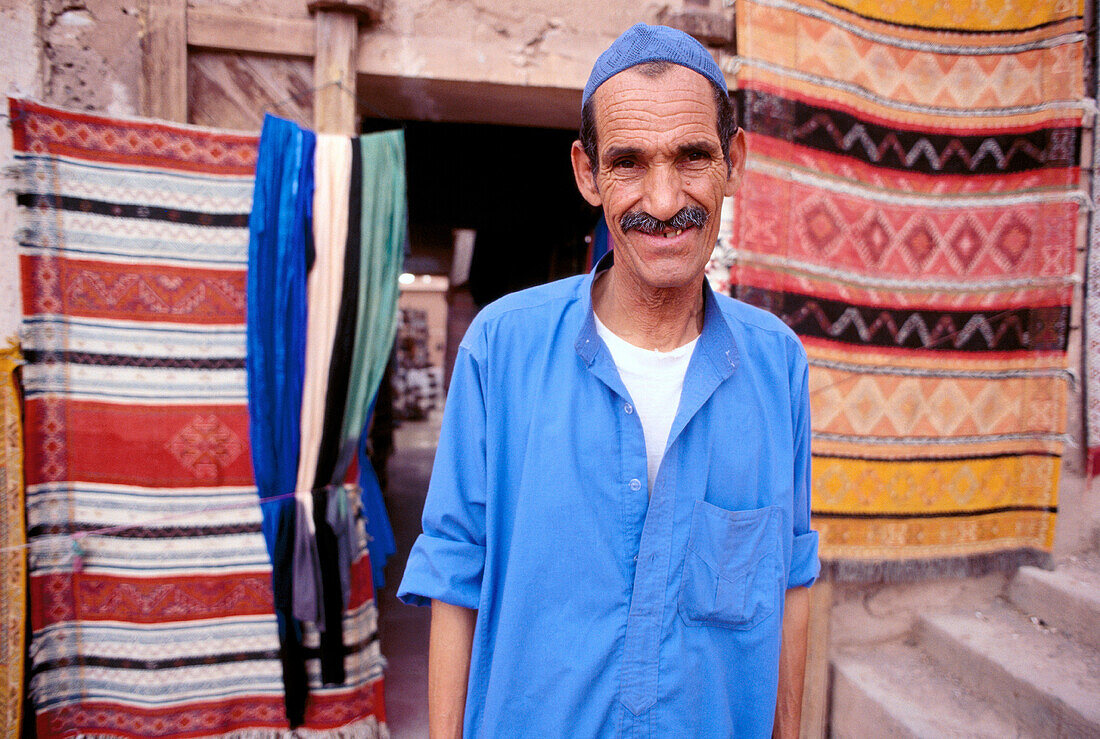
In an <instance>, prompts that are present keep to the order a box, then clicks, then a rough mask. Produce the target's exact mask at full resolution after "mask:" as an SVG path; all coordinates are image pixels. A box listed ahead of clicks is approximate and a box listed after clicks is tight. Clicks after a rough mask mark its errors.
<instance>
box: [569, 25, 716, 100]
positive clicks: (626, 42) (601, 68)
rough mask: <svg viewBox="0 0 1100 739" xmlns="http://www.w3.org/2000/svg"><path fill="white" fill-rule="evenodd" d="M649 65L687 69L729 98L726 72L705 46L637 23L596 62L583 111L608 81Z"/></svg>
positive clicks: (666, 29)
mask: <svg viewBox="0 0 1100 739" xmlns="http://www.w3.org/2000/svg"><path fill="white" fill-rule="evenodd" d="M646 62H671V63H672V64H679V65H680V66H681V67H687V68H688V69H690V70H693V71H695V72H698V73H699V74H701V75H703V76H704V77H706V78H707V79H708V80H710V81H711V82H712V83H714V84H715V85H716V86H717V87H718V89H720V90H726V94H727V95H728V94H729V91H728V88H727V87H726V78H725V76H724V75H723V74H722V70H721V69H719V68H718V64H717V63H716V62H715V61H714V57H712V56H711V55H710V52H709V51H707V50H706V49H705V48H704V47H703V45H702V44H701V43H699V42H698V41H696V40H695V39H693V38H692V37H691V36H689V35H687V34H686V33H684V32H683V31H677V30H676V29H675V28H669V27H668V26H647V25H646V24H645V23H637V24H635V25H633V26H631V27H630V28H629V29H627V30H626V31H625V32H624V33H623V35H622V36H619V38H617V39H615V43H613V44H611V46H609V47H608V49H607V51H605V52H604V53H602V54H600V58H599V59H597V60H596V64H595V65H594V66H593V67H592V74H591V75H589V77H588V84H586V85H585V86H584V94H583V95H581V107H582V108H583V107H584V104H585V103H586V102H588V98H590V97H592V93H594V92H595V91H596V88H597V87H599V86H600V85H602V84H603V83H604V82H607V80H608V79H610V78H611V77H613V76H615V75H617V74H618V73H619V72H622V71H623V70H625V69H630V68H631V67H634V66H637V65H639V64H645V63H646Z"/></svg>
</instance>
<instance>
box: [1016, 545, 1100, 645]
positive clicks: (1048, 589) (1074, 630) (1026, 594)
mask: <svg viewBox="0 0 1100 739" xmlns="http://www.w3.org/2000/svg"><path fill="white" fill-rule="evenodd" d="M1098 559H1100V558H1097V557H1096V556H1095V555H1093V556H1092V557H1076V558H1066V559H1064V560H1062V561H1060V562H1059V563H1058V567H1057V568H1056V569H1054V570H1053V571H1050V570H1040V569H1038V568H1036V567H1021V568H1020V569H1019V571H1018V572H1017V573H1016V575H1015V577H1013V578H1012V582H1011V583H1009V588H1008V596H1009V599H1010V600H1011V601H1012V603H1013V604H1014V605H1015V606H1016V607H1017V608H1019V609H1020V610H1021V611H1023V612H1024V613H1025V614H1026V615H1028V616H1035V617H1037V618H1039V619H1042V621H1043V622H1044V623H1045V624H1046V625H1047V626H1050V627H1052V628H1055V629H1058V630H1059V631H1061V632H1062V633H1064V634H1067V635H1068V636H1070V637H1072V638H1073V639H1074V640H1075V641H1078V642H1080V643H1082V644H1086V645H1088V646H1090V647H1092V648H1093V649H1097V650H1100V561H1098Z"/></svg>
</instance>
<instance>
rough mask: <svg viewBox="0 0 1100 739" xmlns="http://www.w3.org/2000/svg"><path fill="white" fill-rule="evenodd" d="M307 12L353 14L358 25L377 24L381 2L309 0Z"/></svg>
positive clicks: (378, 0) (380, 12)
mask: <svg viewBox="0 0 1100 739" xmlns="http://www.w3.org/2000/svg"><path fill="white" fill-rule="evenodd" d="M306 7H307V8H309V12H311V13H313V12H315V11H318V10H338V11H343V12H348V13H354V14H355V16H356V17H357V18H358V19H359V22H360V23H377V22H378V21H379V20H381V19H382V0H311V1H310V2H308V3H306Z"/></svg>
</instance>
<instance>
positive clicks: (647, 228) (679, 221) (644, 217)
mask: <svg viewBox="0 0 1100 739" xmlns="http://www.w3.org/2000/svg"><path fill="white" fill-rule="evenodd" d="M709 217H710V216H709V214H708V213H707V212H706V211H705V210H703V209H702V208H700V207H698V206H695V205H689V206H686V207H684V208H681V209H680V210H678V211H677V212H676V215H674V216H672V218H669V219H668V220H667V221H662V220H661V219H659V218H654V217H653V216H651V215H650V214H649V213H646V212H645V211H642V210H632V211H630V212H628V213H624V214H623V215H622V217H621V218H620V219H619V227H620V228H621V229H622V230H623V233H627V232H629V231H641V232H642V233H644V234H649V235H651V236H652V235H654V234H660V233H663V232H665V231H679V230H680V229H682V228H690V227H691V226H699V227H700V228H701V227H703V226H705V225H706V224H707V220H708V219H709Z"/></svg>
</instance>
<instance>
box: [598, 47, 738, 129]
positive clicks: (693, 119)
mask: <svg viewBox="0 0 1100 739" xmlns="http://www.w3.org/2000/svg"><path fill="white" fill-rule="evenodd" d="M714 95H715V92H714V87H713V85H712V84H711V83H710V81H709V80H707V79H706V78H705V77H703V76H702V75H700V74H698V73H697V72H694V71H692V70H690V69H687V68H685V67H680V66H677V65H672V64H669V65H667V66H666V67H665V68H664V69H662V70H660V71H655V70H654V69H653V68H646V66H644V65H639V66H636V67H630V68H628V69H625V70H623V71H622V72H619V73H618V74H616V75H614V76H612V77H610V78H608V80H607V81H606V82H604V83H603V84H602V85H600V87H599V88H598V89H597V90H596V91H595V92H594V93H593V95H592V105H593V113H594V114H595V115H594V117H595V123H596V129H597V131H598V132H599V138H600V144H601V148H603V146H602V145H603V144H605V143H606V144H609V143H611V139H612V138H619V137H620V136H627V137H630V136H639V137H653V136H657V135H664V136H665V137H667V136H670V135H682V136H691V137H694V138H699V137H700V136H702V137H704V138H707V137H714V138H715V139H717V137H718V109H717V106H716V104H715V100H714Z"/></svg>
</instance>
